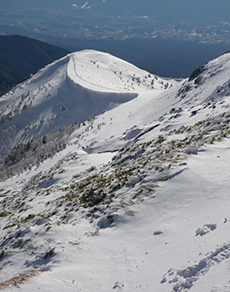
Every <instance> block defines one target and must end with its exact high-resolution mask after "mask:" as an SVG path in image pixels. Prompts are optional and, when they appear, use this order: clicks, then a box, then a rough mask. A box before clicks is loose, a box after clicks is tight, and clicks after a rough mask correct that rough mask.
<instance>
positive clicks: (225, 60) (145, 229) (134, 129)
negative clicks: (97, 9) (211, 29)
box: [0, 50, 230, 292]
mask: <svg viewBox="0 0 230 292" xmlns="http://www.w3.org/2000/svg"><path fill="white" fill-rule="evenodd" d="M229 60H230V55H229V54H225V55H223V56H220V57H219V58H217V59H216V60H213V61H211V62H209V63H207V64H206V65H205V66H204V68H203V69H204V70H203V71H202V72H200V73H199V74H198V75H197V76H196V78H200V79H199V80H202V82H201V81H199V82H200V83H199V82H198V81H197V82H194V80H189V79H186V80H182V81H181V82H176V81H175V80H167V82H168V83H170V84H172V86H171V88H167V89H164V86H163V87H162V86H161V85H162V84H161V83H157V84H156V87H155V88H151V86H149V84H151V83H147V82H146V81H145V82H144V81H143V80H145V79H146V78H145V76H148V73H146V72H143V71H142V70H139V69H137V68H136V67H134V66H133V65H131V64H128V63H126V62H124V61H122V60H119V59H117V58H115V57H113V56H111V55H108V54H104V53H100V52H95V51H90V50H87V51H83V52H79V53H75V54H71V55H68V56H67V57H66V58H63V59H61V60H59V61H57V62H55V63H53V64H51V65H49V66H48V67H46V68H44V69H43V70H41V71H40V72H39V73H38V74H37V75H36V76H34V77H33V78H32V79H31V80H30V81H27V83H24V84H22V85H20V86H21V87H18V88H16V89H15V92H14V93H12V94H8V95H7V96H5V97H3V99H2V101H1V102H2V105H1V107H2V106H3V105H6V104H8V105H9V107H8V109H7V110H9V108H10V107H11V106H13V102H15V100H16V97H17V96H21V94H23V92H27V91H28V90H30V91H31V92H32V91H33V90H35V91H36V88H38V87H39V88H41V86H47V84H52V86H51V87H50V88H51V90H50V93H49V94H50V96H46V97H45V98H44V94H43V93H41V92H42V90H41V92H40V93H38V91H36V95H35V98H34V99H33V101H32V106H31V107H30V108H28V109H26V112H25V111H23V112H22V115H23V114H28V115H31V117H32V115H34V113H35V112H36V114H37V115H40V117H39V119H40V118H41V115H42V111H41V112H40V109H39V110H38V107H37V106H38V105H39V106H40V108H42V109H45V108H46V109H49V111H48V110H47V116H49V117H52V115H53V111H52V109H51V106H52V104H53V102H54V100H55V99H57V97H58V98H61V95H59V93H57V92H58V91H59V90H60V88H61V87H60V84H62V86H64V87H63V88H67V84H68V86H70V88H71V90H73V89H74V90H77V91H76V92H77V93H78V94H79V95H80V98H83V99H84V98H86V96H87V94H90V95H91V96H94V97H95V104H96V103H97V102H98V98H99V99H100V98H101V96H103V98H108V99H109V102H112V101H113V102H115V103H116V102H117V99H118V100H119V99H120V98H121V100H119V102H118V103H119V105H117V106H116V107H111V108H110V109H109V110H107V111H105V112H103V110H105V108H103V107H102V106H100V107H99V111H98V115H97V116H95V118H94V119H91V120H87V121H85V123H84V124H82V125H81V127H78V128H76V129H74V130H73V132H72V133H71V135H70V136H69V137H68V139H67V145H66V148H65V149H63V150H62V151H60V152H58V153H56V154H55V155H54V156H53V157H51V158H49V159H47V160H45V161H44V162H42V163H40V165H37V166H34V167H32V168H31V170H26V171H25V172H22V173H20V174H19V175H17V176H14V177H11V178H8V179H7V180H5V181H3V182H0V196H1V197H0V201H1V209H0V217H1V218H0V224H1V229H2V234H1V238H0V246H1V250H2V251H4V252H3V253H0V265H1V266H0V267H1V275H0V283H3V284H4V282H5V281H7V280H9V279H11V278H13V277H15V276H17V275H20V274H22V273H26V272H28V271H29V270H31V269H33V270H38V271H39V272H40V273H39V274H36V275H34V276H33V277H30V278H27V279H26V280H25V281H24V282H23V283H18V285H17V286H16V287H14V286H13V285H11V287H10V288H11V291H23V292H27V291H37V290H40V291H44V292H46V291H47V292H48V291H116V290H117V291H119V290H120V291H126V292H129V291H146V292H148V291H149V292H150V291H161V292H168V291H182V292H186V291H192V292H193V291H230V278H229V268H230V238H229V234H230V225H229V224H230V218H229V209H230V200H229V174H230V165H229V159H230V152H229V149H230V140H229V126H228V124H229V117H230V114H229V111H228V107H229V90H228V87H229V86H228V76H229V70H230V64H229ZM94 62H95V63H94ZM97 65H99V68H98V67H97ZM82 66H83V67H82ZM116 66H117V67H116ZM118 69H119V71H122V72H123V73H122V78H123V79H125V80H128V79H129V76H130V75H131V76H133V74H135V75H138V74H139V76H141V78H143V79H141V80H142V81H143V82H141V85H140V86H138V83H137V84H136V87H134V89H132V90H131V89H130V88H128V87H127V88H124V86H123V85H122V86H123V87H122V86H121V84H122V83H123V82H122V81H121V79H120V78H119V75H117V74H114V71H116V72H118ZM58 72H59V73H58ZM67 77H68V78H67ZM153 78H155V77H153ZM44 80H45V84H46V85H44V84H43V82H44ZM67 80H68V81H67ZM100 80H101V82H100ZM155 80H156V79H155ZM158 80H160V81H162V80H163V82H166V81H165V79H161V78H159V79H158ZM198 83H199V84H198ZM26 86H28V87H27V88H26V89H25V87H26ZM188 86H189V87H188ZM120 87H122V88H120ZM23 88H24V89H23ZM33 88H34V89H33ZM79 88H81V90H79ZM23 90H25V91H23ZM62 92H63V91H62ZM69 92H71V91H69ZM74 92H75V91H74ZM74 92H72V93H71V94H72V95H71V96H70V98H69V100H68V102H67V103H63V105H64V106H66V105H67V104H69V105H70V104H71V103H72V100H73V99H75V98H76V96H75V95H74ZM130 92H131V95H130ZM80 93H81V94H80ZM111 97H112V98H111ZM126 97H127V99H126ZM53 98H54V99H53ZM77 98H79V96H78V97H77ZM123 98H124V99H123ZM93 104H94V103H93ZM47 105H48V106H47ZM53 106H54V107H55V105H53ZM33 108H34V109H35V108H36V109H35V110H34V112H33ZM81 109H82V108H81ZM102 109H103V110H102ZM2 112H3V111H2ZM69 114H70V110H69V112H67V113H66V117H68V118H69V120H68V121H65V122H63V123H61V122H60V121H62V120H61V119H58V123H61V125H67V123H70V122H71V121H72V120H71V118H70V117H69V116H68V115H69ZM47 116H45V117H44V118H45V120H46V118H47ZM19 117H20V118H19ZM19 117H18V121H20V122H21V116H20V115H19ZM14 119H16V117H15V118H13V121H10V122H6V123H11V125H12V124H13V123H14ZM58 123H57V124H56V125H55V127H56V128H57V127H58V125H59V124H58ZM25 124H26V122H25ZM47 125H48V123H47V122H45V123H44V125H43V130H42V131H41V133H45V134H48V132H49V129H48V126H47ZM24 126H25V125H22V126H21V127H19V131H18V133H17V135H18V136H16V137H19V136H20V135H21V134H20V131H22V129H23V127H24ZM4 127H6V124H4ZM53 130H54V128H53ZM27 134H28V136H29V135H31V133H30V132H28V133H27ZM33 135H35V132H33ZM37 135H38V134H37ZM17 139H18V141H21V140H20V139H21V138H17ZM4 212H5V213H4ZM5 283H6V282H5ZM5 285H6V284H5ZM7 285H8V286H9V284H7ZM4 287H6V286H4ZM0 288H1V284H0Z"/></svg>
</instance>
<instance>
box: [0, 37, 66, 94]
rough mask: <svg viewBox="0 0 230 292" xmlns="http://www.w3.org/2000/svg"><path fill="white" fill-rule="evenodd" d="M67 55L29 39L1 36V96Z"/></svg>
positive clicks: (64, 52)
mask: <svg viewBox="0 0 230 292" xmlns="http://www.w3.org/2000/svg"><path fill="white" fill-rule="evenodd" d="M67 53H68V51H67V50H65V49H61V48H58V47H56V46H53V45H49V44H47V43H45V42H42V41H38V40H35V39H31V38H28V37H23V36H18V35H14V36H0V95H2V94H4V93H6V92H7V91H9V90H10V89H11V88H12V87H13V86H15V85H16V84H18V83H20V82H22V81H23V80H24V78H26V77H28V76H29V75H30V74H34V73H36V72H37V71H38V70H39V69H41V68H43V67H44V66H45V65H47V64H49V63H51V62H53V61H54V60H57V59H59V58H61V57H63V56H65V55H66V54H67Z"/></svg>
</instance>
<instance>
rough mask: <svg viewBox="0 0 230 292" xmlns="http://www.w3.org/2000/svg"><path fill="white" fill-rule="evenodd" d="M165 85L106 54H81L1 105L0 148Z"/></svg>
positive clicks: (25, 85) (51, 68)
mask: <svg viewBox="0 0 230 292" xmlns="http://www.w3.org/2000/svg"><path fill="white" fill-rule="evenodd" d="M174 83H176V82H175V81H174V80H164V79H162V78H159V77H157V76H155V75H152V74H150V73H148V72H146V71H143V70H140V69H138V68H137V67H135V66H133V65H131V64H129V63H127V62H125V61H122V60H120V59H118V58H116V57H113V56H111V55H109V54H105V53H101V52H96V51H90V50H86V51H82V52H77V53H73V54H70V55H68V56H66V57H64V58H62V59H60V60H58V61H56V62H54V63H52V64H50V65H48V66H47V67H45V68H44V69H42V70H40V71H39V72H38V73H37V74H36V75H34V76H33V77H32V78H31V79H29V80H27V81H25V82H24V83H22V84H20V85H19V86H17V87H16V88H14V89H13V90H12V91H10V92H9V93H8V94H6V95H5V96H3V97H2V98H1V100H0V123H1V131H0V142H1V145H2V146H5V148H9V145H11V146H12V147H13V146H16V145H17V144H18V143H20V142H27V141H29V140H31V139H34V138H36V137H38V136H42V135H45V134H47V133H51V132H54V131H57V130H59V129H60V128H62V127H63V126H67V125H70V124H74V123H76V122H82V121H85V120H87V119H89V118H90V117H93V116H95V115H99V114H101V113H102V112H104V111H106V110H109V109H111V108H113V107H115V106H117V105H118V104H121V103H124V102H127V101H130V100H132V99H133V98H135V97H136V96H137V95H138V93H139V92H141V91H144V90H154V89H156V90H163V89H166V88H168V87H170V86H172V84H174Z"/></svg>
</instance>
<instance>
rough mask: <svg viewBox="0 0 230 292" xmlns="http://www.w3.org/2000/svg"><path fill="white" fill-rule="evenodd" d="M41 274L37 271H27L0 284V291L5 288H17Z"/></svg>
mask: <svg viewBox="0 0 230 292" xmlns="http://www.w3.org/2000/svg"><path fill="white" fill-rule="evenodd" d="M40 273H41V272H40V271H38V270H29V271H27V272H25V273H23V274H21V275H18V276H15V277H13V278H11V279H9V280H7V281H4V282H2V283H0V290H2V289H6V288H12V287H17V286H18V285H20V284H23V283H24V282H25V281H26V280H27V279H29V278H32V277H35V276H36V275H38V274H40Z"/></svg>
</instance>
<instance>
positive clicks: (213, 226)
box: [196, 224, 217, 236]
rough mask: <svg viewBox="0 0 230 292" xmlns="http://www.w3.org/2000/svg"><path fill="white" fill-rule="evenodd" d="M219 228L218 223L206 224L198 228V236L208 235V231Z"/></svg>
mask: <svg viewBox="0 0 230 292" xmlns="http://www.w3.org/2000/svg"><path fill="white" fill-rule="evenodd" d="M216 228H217V225H216V224H205V225H204V226H203V227H201V228H198V229H197V230H196V236H198V235H200V236H203V235H206V234H207V233H209V232H210V231H214V230H215V229H216Z"/></svg>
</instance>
